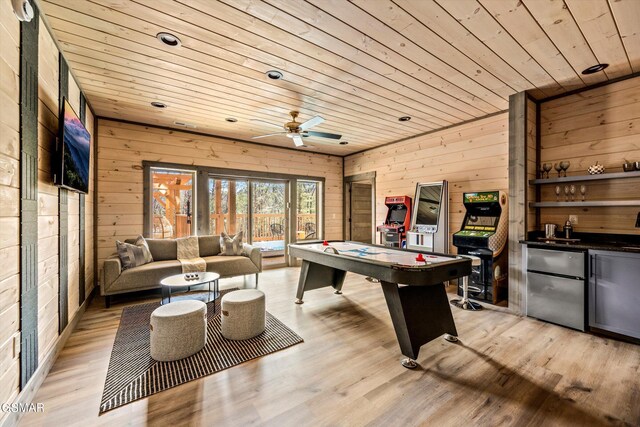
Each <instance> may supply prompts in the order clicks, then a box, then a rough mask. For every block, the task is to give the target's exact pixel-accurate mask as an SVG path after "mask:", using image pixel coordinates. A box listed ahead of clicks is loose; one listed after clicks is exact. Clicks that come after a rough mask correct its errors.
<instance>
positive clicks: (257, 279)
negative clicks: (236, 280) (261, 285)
mask: <svg viewBox="0 0 640 427" xmlns="http://www.w3.org/2000/svg"><path fill="white" fill-rule="evenodd" d="M258 274H259V273H256V289H258Z"/></svg>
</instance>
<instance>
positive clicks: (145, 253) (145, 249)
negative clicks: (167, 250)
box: [116, 236, 153, 270]
mask: <svg viewBox="0 0 640 427" xmlns="http://www.w3.org/2000/svg"><path fill="white" fill-rule="evenodd" d="M116 248H117V249H118V257H119V258H120V262H121V263H122V269H123V270H126V269H128V268H133V267H138V266H140V265H144V264H148V263H150V262H152V261H153V256H151V251H150V250H149V245H148V244H147V241H146V240H145V239H144V237H142V236H138V238H137V239H136V241H135V242H134V243H133V244H131V243H123V242H121V241H119V240H117V241H116Z"/></svg>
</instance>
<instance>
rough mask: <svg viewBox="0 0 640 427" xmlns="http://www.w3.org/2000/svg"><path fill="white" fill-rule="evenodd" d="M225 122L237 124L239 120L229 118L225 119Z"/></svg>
mask: <svg viewBox="0 0 640 427" xmlns="http://www.w3.org/2000/svg"><path fill="white" fill-rule="evenodd" d="M225 121H227V122H229V123H235V122H237V121H238V119H236V118H235V117H227V118H226V119H225Z"/></svg>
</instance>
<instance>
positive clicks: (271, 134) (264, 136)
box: [251, 132, 287, 139]
mask: <svg viewBox="0 0 640 427" xmlns="http://www.w3.org/2000/svg"><path fill="white" fill-rule="evenodd" d="M286 133H287V132H276V133H268V134H266V135H258V136H252V137H251V139H258V138H266V137H268V136H276V135H286Z"/></svg>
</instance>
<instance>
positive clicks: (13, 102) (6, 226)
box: [0, 0, 20, 419]
mask: <svg viewBox="0 0 640 427" xmlns="http://www.w3.org/2000/svg"><path fill="white" fill-rule="evenodd" d="M0 40H2V47H1V48H0V82H1V84H0V206H2V208H1V209H0V265H2V268H1V269H0V325H1V326H0V403H5V402H12V401H13V400H14V399H15V397H16V396H17V394H18V392H19V383H20V359H19V351H20V303H19V301H20V210H19V209H20V76H19V73H20V24H19V22H18V20H17V19H15V16H14V15H13V11H12V8H11V1H10V0H1V1H0ZM1 418H2V417H1V416H0V419H1Z"/></svg>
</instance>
